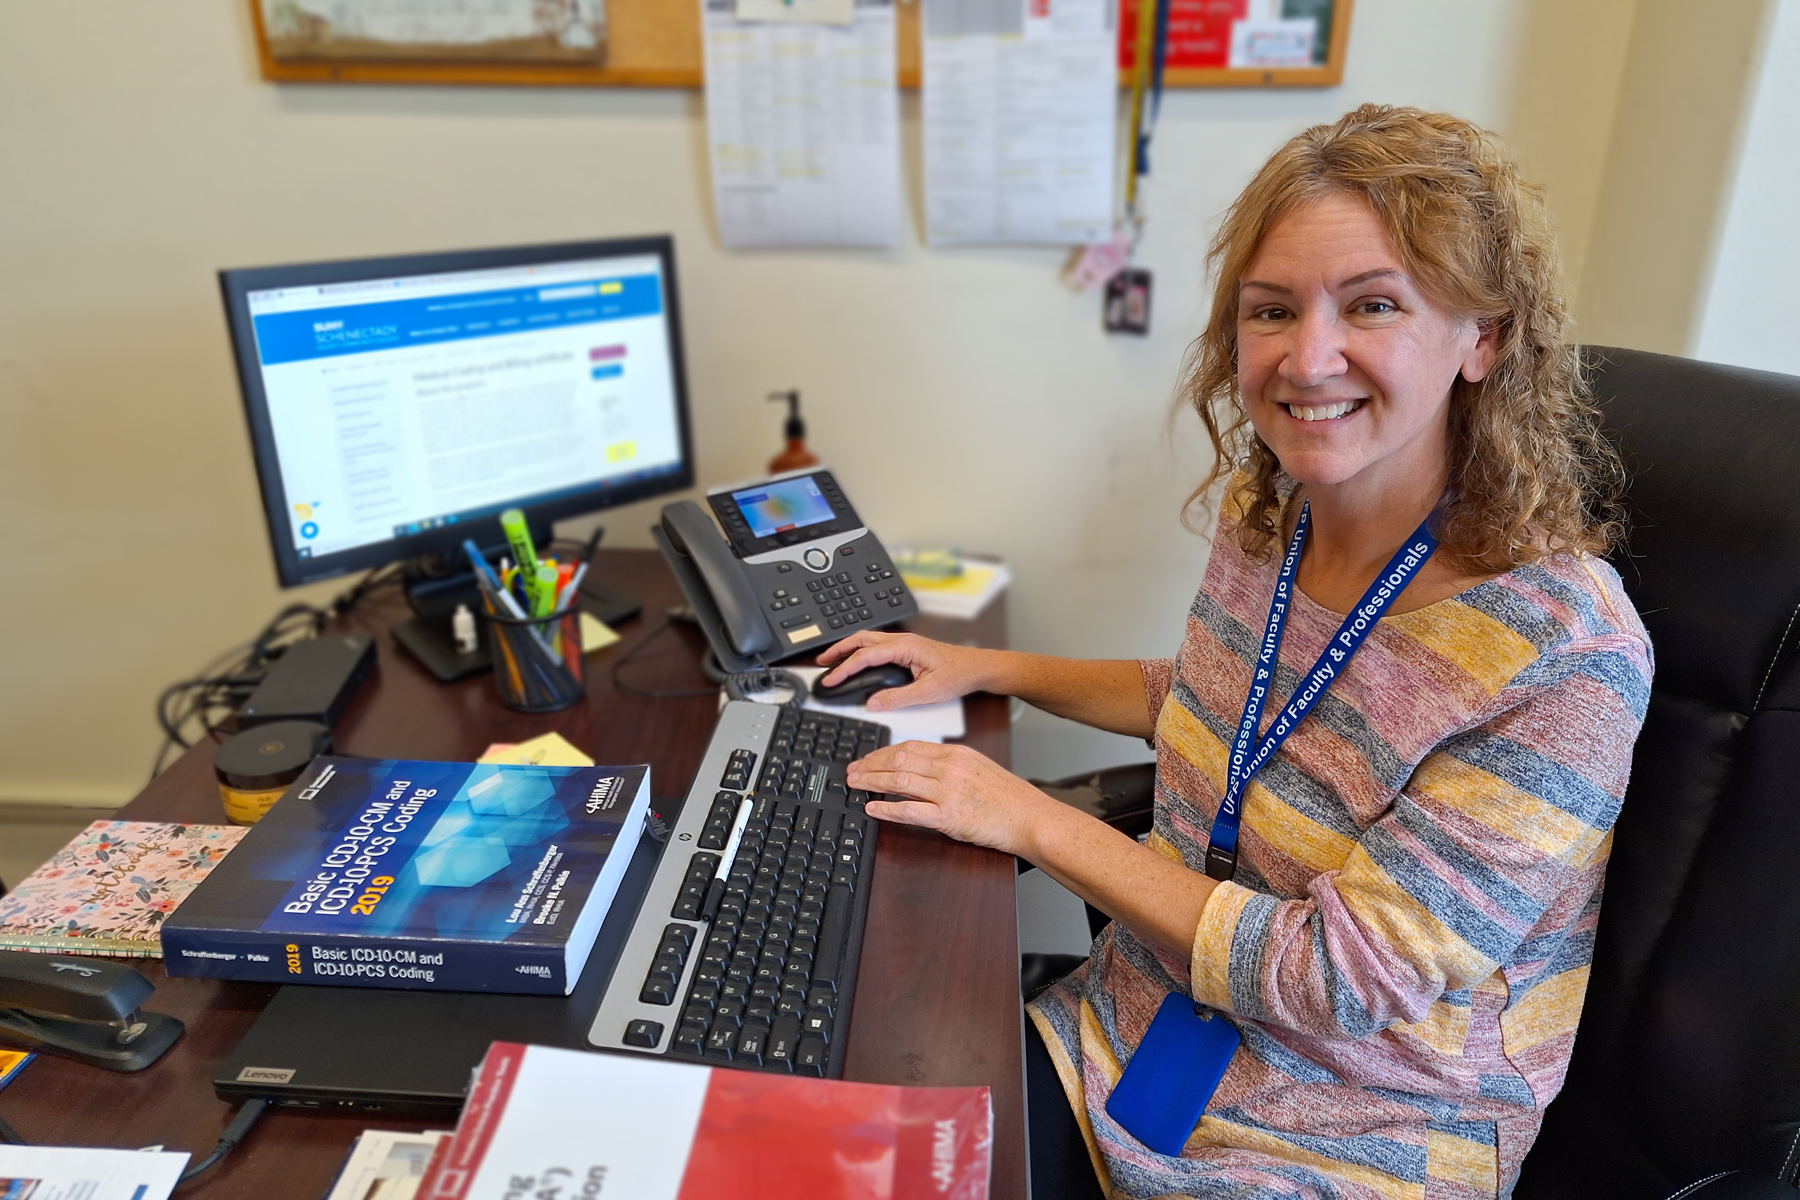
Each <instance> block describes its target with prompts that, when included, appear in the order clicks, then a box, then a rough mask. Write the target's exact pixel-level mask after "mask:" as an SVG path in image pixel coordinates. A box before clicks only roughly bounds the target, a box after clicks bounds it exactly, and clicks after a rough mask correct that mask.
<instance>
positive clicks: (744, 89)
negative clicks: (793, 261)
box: [700, 0, 900, 249]
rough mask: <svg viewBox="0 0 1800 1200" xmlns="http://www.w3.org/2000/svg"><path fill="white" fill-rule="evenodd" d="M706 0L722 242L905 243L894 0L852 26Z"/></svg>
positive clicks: (866, 10)
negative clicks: (747, 15) (783, 17)
mask: <svg viewBox="0 0 1800 1200" xmlns="http://www.w3.org/2000/svg"><path fill="white" fill-rule="evenodd" d="M700 3H701V21H702V33H703V36H704V38H705V50H706V132H707V141H708V143H709V145H710V147H711V151H712V176H713V206H714V209H715V210H716V212H717V214H718V220H719V240H720V241H722V242H724V243H725V245H727V246H729V247H732V248H734V249H741V248H749V247H757V246H877V247H888V246H894V245H897V244H898V243H899V240H900V102H899V92H898V90H897V80H896V77H895V65H894V0H860V2H859V3H857V5H856V8H855V20H853V21H852V22H851V23H850V24H849V25H842V26H837V25H805V24H793V23H788V22H759V21H740V20H738V19H737V16H736V10H735V8H734V0H700Z"/></svg>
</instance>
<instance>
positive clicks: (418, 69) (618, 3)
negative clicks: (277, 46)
mask: <svg viewBox="0 0 1800 1200" xmlns="http://www.w3.org/2000/svg"><path fill="white" fill-rule="evenodd" d="M246 2H247V3H248V4H249V6H250V19H251V22H252V23H253V26H254V28H255V32H256V50H257V56H258V58H259V59H260V61H261V65H262V77H263V79H265V80H267V81H268V82H270V83H398V84H425V85H439V84H476V85H488V86H500V87H673V88H697V87H700V86H701V85H702V84H703V82H704V79H703V73H702V67H701V49H700V6H699V5H698V4H696V3H694V2H693V0H606V40H607V61H606V65H604V66H599V67H590V66H576V65H562V64H549V63H546V64H536V63H502V62H477V61H466V60H465V61H460V62H459V61H450V60H442V61H434V62H423V61H417V60H410V61H401V60H394V61H380V60H367V59H358V60H348V59H343V60H336V61H333V60H330V59H304V60H302V59H277V58H276V57H275V56H274V55H273V54H272V53H271V52H270V49H269V32H268V29H267V28H266V27H265V26H264V24H263V12H262V3H261V0H246ZM1354 3H1355V0H1335V4H1334V7H1333V13H1332V22H1331V41H1330V46H1329V47H1328V49H1327V51H1326V58H1325V65H1323V66H1319V67H1283V68H1276V69H1271V70H1263V69H1250V70H1244V69H1238V70H1232V69H1227V68H1220V69H1216V70H1215V69H1170V70H1169V71H1168V72H1167V73H1166V75H1165V77H1164V84H1165V86H1168V87H1173V88H1194V87H1335V86H1336V85H1338V84H1339V83H1342V82H1343V78H1344V58H1345V56H1346V54H1347V53H1348V50H1349V45H1350V18H1351V10H1352V8H1353V7H1354ZM896 10H897V17H898V26H897V30H896V33H897V37H898V42H899V49H898V54H899V60H900V61H899V63H898V71H899V76H900V86H901V87H903V88H916V87H918V86H919V4H918V0H898V3H897V5H896ZM1130 83H1131V79H1130V75H1129V73H1128V72H1124V71H1121V72H1120V74H1119V85H1120V86H1121V87H1128V86H1130Z"/></svg>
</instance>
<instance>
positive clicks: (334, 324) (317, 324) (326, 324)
mask: <svg viewBox="0 0 1800 1200" xmlns="http://www.w3.org/2000/svg"><path fill="white" fill-rule="evenodd" d="M343 327H344V323H343V322H342V321H314V322H313V332H314V333H330V332H331V331H332V330H334V329H342V328H343Z"/></svg>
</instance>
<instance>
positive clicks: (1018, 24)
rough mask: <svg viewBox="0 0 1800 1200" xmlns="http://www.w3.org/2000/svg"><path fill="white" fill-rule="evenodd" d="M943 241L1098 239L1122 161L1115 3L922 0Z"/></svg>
mask: <svg viewBox="0 0 1800 1200" xmlns="http://www.w3.org/2000/svg"><path fill="white" fill-rule="evenodd" d="M922 3H923V13H922V16H923V19H924V30H923V33H924V38H923V58H924V63H923V66H924V128H925V227H926V234H927V237H928V238H929V240H930V241H931V242H932V243H933V244H934V245H955V244H959V243H976V242H1037V243H1055V244H1064V245H1067V244H1072V243H1081V242H1098V241H1101V240H1103V239H1105V238H1106V237H1107V236H1108V235H1109V233H1110V232H1111V230H1112V221H1113V178H1114V166H1115V159H1116V157H1117V138H1116V132H1117V120H1118V75H1117V71H1116V68H1115V65H1114V55H1115V44H1116V40H1117V35H1116V31H1115V27H1114V9H1115V5H1114V4H1112V3H1109V0H922Z"/></svg>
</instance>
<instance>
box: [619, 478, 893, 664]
mask: <svg viewBox="0 0 1800 1200" xmlns="http://www.w3.org/2000/svg"><path fill="white" fill-rule="evenodd" d="M706 499H707V502H708V504H709V505H710V506H711V508H712V512H713V517H716V518H717V520H718V526H714V524H713V521H712V519H710V518H709V517H708V516H707V513H706V510H705V509H703V508H701V507H700V506H699V505H698V504H695V503H693V502H692V501H689V500H684V501H681V502H680V503H678V504H671V505H668V506H667V507H665V508H664V509H663V511H662V522H661V523H660V524H659V525H657V526H656V527H655V529H654V530H653V531H652V532H653V534H654V536H655V538H656V544H657V545H658V546H659V547H661V548H662V552H663V557H664V558H666V559H668V562H669V567H670V569H671V570H673V571H674V573H675V578H676V579H677V580H679V581H680V583H681V589H682V591H684V592H686V593H687V597H688V600H689V601H690V602H691V603H692V604H693V606H694V611H695V613H696V615H697V616H698V617H699V619H700V627H701V628H702V629H703V630H705V632H706V636H707V640H708V641H710V642H711V643H712V647H713V650H714V651H715V652H716V653H717V654H718V656H719V663H720V665H721V666H723V667H724V668H725V670H727V671H748V670H752V669H754V668H756V667H759V666H767V665H769V664H770V663H773V662H776V661H778V660H780V659H783V658H787V657H789V656H790V655H794V654H800V653H804V652H805V651H808V650H816V649H818V648H819V647H821V646H828V645H830V644H831V643H833V642H835V641H837V640H839V639H840V638H843V637H847V636H848V635H850V634H852V633H854V632H855V631H856V630H858V629H863V628H875V627H879V626H882V625H889V624H892V623H893V622H895V621H899V620H903V619H905V618H907V617H910V616H913V615H915V614H917V613H918V611H919V607H918V605H917V604H916V603H915V602H914V600H913V597H912V593H911V591H910V589H908V588H907V587H905V586H904V584H903V583H902V582H901V579H900V573H899V571H897V570H895V569H894V563H893V559H892V558H891V557H890V556H889V555H888V552H887V550H886V549H885V548H884V547H883V546H882V544H881V542H880V540H879V539H878V538H876V536H875V535H874V534H873V533H871V532H870V531H869V528H868V527H867V526H866V525H864V524H863V522H862V519H861V518H860V517H858V516H857V515H856V510H855V509H854V508H852V507H851V506H850V501H849V500H847V499H845V497H844V493H843V491H842V490H841V489H840V488H839V487H838V484H837V480H835V479H834V478H832V475H831V472H830V471H826V470H821V469H818V468H809V469H806V470H802V471H796V472H790V473H788V474H785V475H777V476H775V477H774V478H773V479H767V480H764V481H762V482H760V483H754V484H749V485H743V484H739V485H734V486H732V487H724V488H715V489H713V490H712V491H710V492H708V493H707V496H706ZM720 528H723V529H724V531H725V533H724V536H723V537H721V536H720V534H719V529H720Z"/></svg>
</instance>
